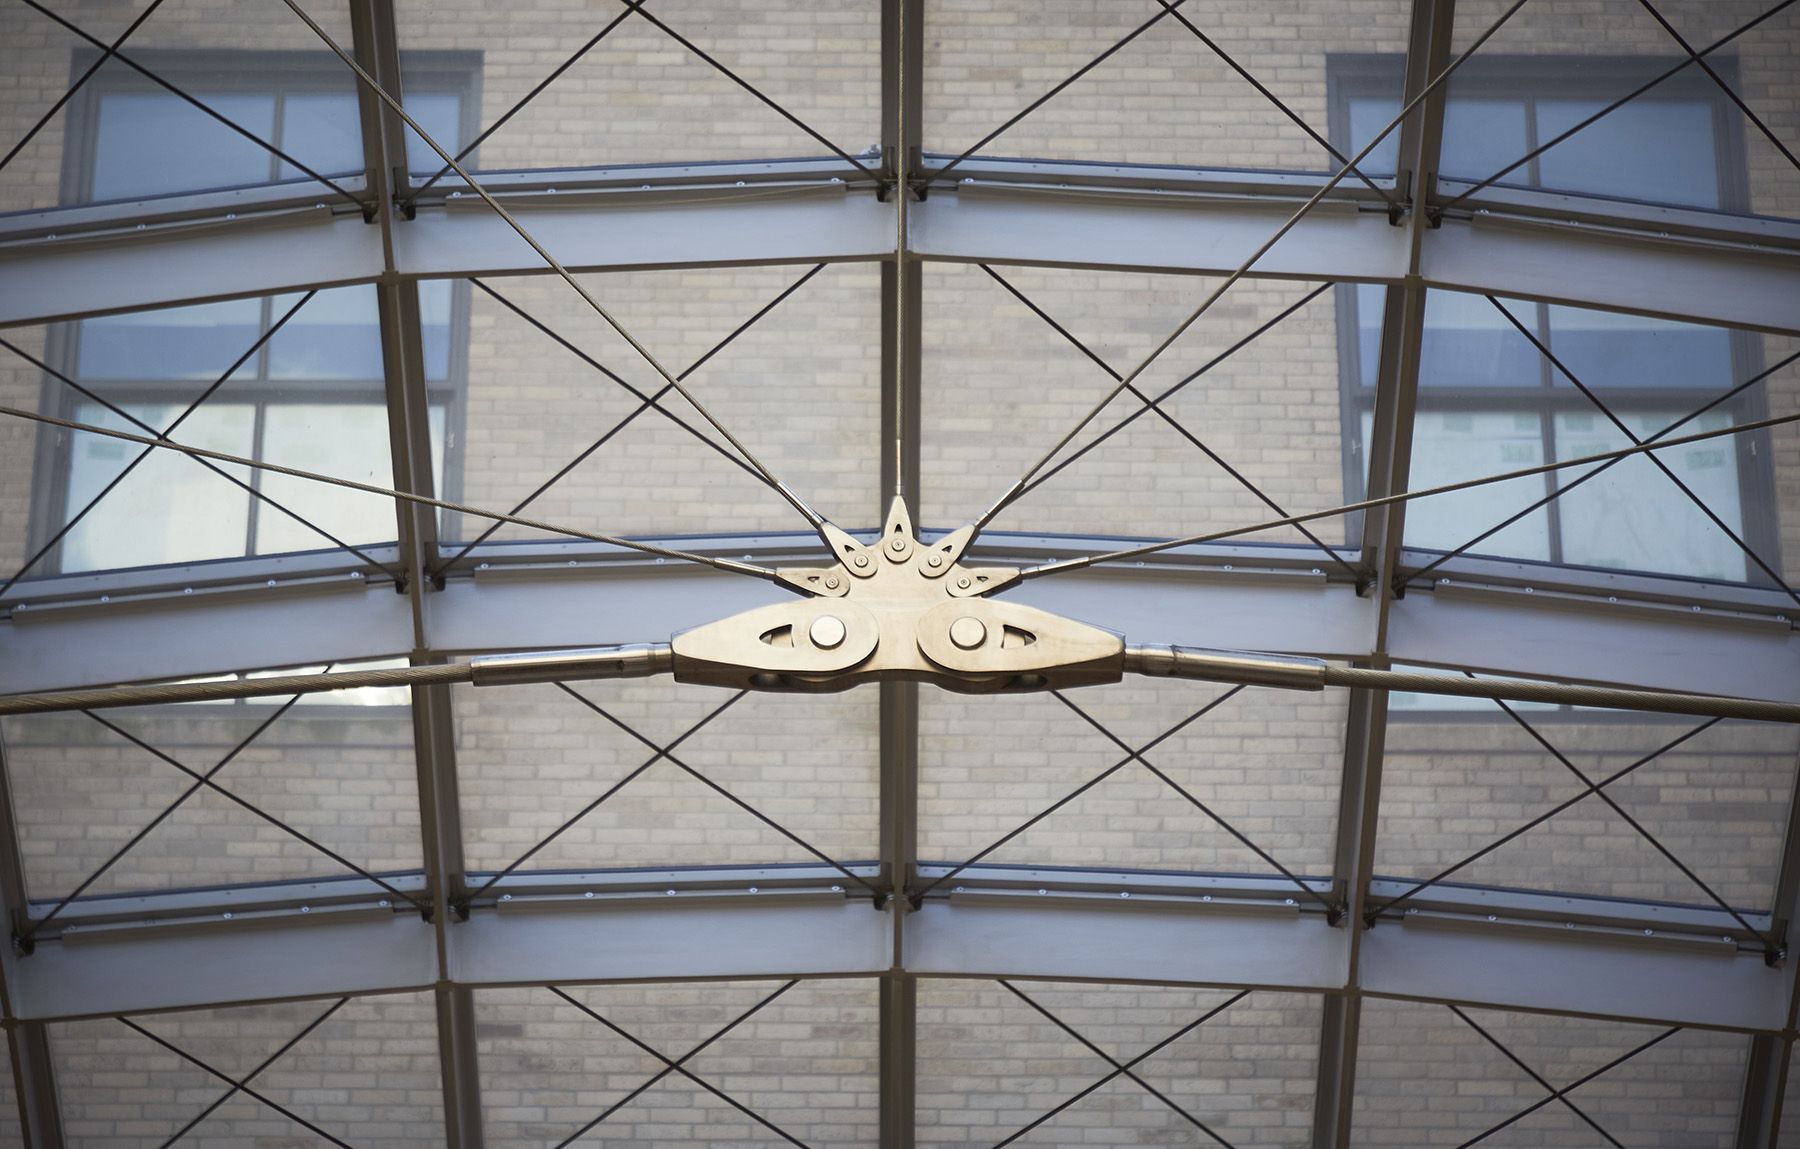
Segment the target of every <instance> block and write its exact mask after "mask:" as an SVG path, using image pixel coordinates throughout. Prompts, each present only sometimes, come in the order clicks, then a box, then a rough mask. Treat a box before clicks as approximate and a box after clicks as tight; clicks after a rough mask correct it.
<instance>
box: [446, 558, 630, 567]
mask: <svg viewBox="0 0 1800 1149" xmlns="http://www.w3.org/2000/svg"><path fill="white" fill-rule="evenodd" d="M656 561H657V562H662V561H663V560H662V559H661V557H658V558H657V560H656ZM481 565H482V566H486V565H487V564H486V563H482V564H481Z"/></svg>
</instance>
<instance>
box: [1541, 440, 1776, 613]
mask: <svg viewBox="0 0 1800 1149" xmlns="http://www.w3.org/2000/svg"><path fill="white" fill-rule="evenodd" d="M1678 418H1680V416H1679V415H1676V414H1674V413H1673V412H1666V411H1665V412H1659V413H1657V414H1653V415H1641V414H1634V415H1628V416H1626V417H1625V418H1624V422H1625V426H1626V428H1627V429H1629V430H1630V431H1631V432H1632V433H1633V434H1635V435H1636V436H1637V438H1638V439H1639V440H1640V441H1643V440H1647V439H1649V438H1650V437H1651V436H1653V435H1655V434H1656V433H1657V432H1659V431H1661V430H1662V429H1663V428H1664V427H1667V426H1669V425H1670V424H1671V423H1673V422H1675V421H1676V420H1677V419H1678ZM1730 425H1731V419H1730V417H1729V416H1727V415H1724V414H1718V413H1715V414H1710V415H1702V416H1701V417H1700V418H1698V419H1696V420H1694V421H1693V422H1692V423H1690V424H1688V429H1689V433H1690V434H1695V433H1699V432H1702V431H1711V430H1717V429H1719V428H1723V427H1729V426H1730ZM1556 439H1557V455H1558V458H1562V459H1580V458H1584V457H1586V456H1588V455H1595V454H1599V453H1601V452H1603V451H1616V450H1618V449H1619V448H1621V447H1629V446H1631V441H1630V440H1629V439H1627V438H1626V436H1625V433H1624V432H1623V431H1621V430H1619V428H1617V427H1615V426H1614V425H1613V424H1612V423H1610V422H1608V421H1606V420H1605V419H1603V418H1601V417H1600V416H1598V415H1558V416H1557V417H1556ZM1655 454H1656V458H1658V459H1660V460H1661V461H1662V463H1663V465H1664V466H1666V467H1668V469H1669V471H1671V472H1673V474H1674V477H1675V479H1679V480H1680V481H1681V482H1682V483H1685V484H1686V485H1687V487H1688V489H1689V490H1690V491H1692V492H1693V493H1694V495H1695V496H1697V497H1698V498H1699V500H1700V502H1701V503H1702V504H1704V506H1705V507H1706V509H1707V510H1710V511H1712V513H1713V514H1714V515H1717V516H1718V518H1719V519H1720V520H1721V521H1722V522H1723V523H1724V524H1725V526H1726V527H1729V528H1730V529H1731V531H1732V532H1733V533H1736V534H1738V535H1739V537H1742V534H1743V526H1744V523H1743V518H1744V516H1743V511H1742V508H1741V506H1740V503H1739V490H1740V488H1739V484H1738V468H1737V458H1738V456H1737V451H1736V449H1735V448H1734V447H1733V446H1732V445H1731V442H1730V440H1728V439H1726V440H1718V441H1715V442H1710V443H1696V444H1693V445H1691V446H1687V447H1674V448H1671V449H1669V450H1667V451H1657V452H1656V453H1655ZM1584 473H1588V472H1585V471H1584V470H1583V469H1582V468H1575V469H1572V470H1569V471H1565V472H1563V473H1562V476H1561V482H1563V483H1564V484H1565V485H1567V484H1571V483H1573V482H1575V481H1576V480H1578V479H1579V478H1580V477H1581V475H1582V474H1584ZM1557 504H1558V507H1559V508H1560V514H1561V517H1562V525H1563V538H1564V542H1563V557H1564V560H1565V561H1567V562H1571V563H1576V564H1579V565H1581V566H1595V567H1617V568H1620V569H1624V570H1653V571H1663V572H1666V573H1669V574H1682V575H1692V576H1694V577H1697V578H1706V579H1724V580H1727V581H1731V582H1740V581H1742V580H1743V579H1744V577H1745V575H1746V566H1747V563H1748V560H1747V558H1746V557H1745V555H1744V552H1743V549H1742V548H1741V547H1739V546H1738V545H1737V544H1736V543H1734V542H1732V541H1731V537H1730V536H1729V535H1727V534H1726V533H1725V531H1724V530H1721V529H1720V527H1719V526H1718V524H1717V523H1715V522H1713V521H1712V520H1711V519H1710V518H1708V517H1707V515H1706V513H1705V511H1703V510H1702V509H1701V508H1700V507H1699V506H1696V505H1695V503H1694V500H1693V499H1690V498H1689V497H1688V496H1687V495H1686V494H1684V493H1683V492H1682V490H1681V488H1680V487H1679V486H1677V485H1676V483H1675V481H1674V479H1671V478H1670V477H1669V476H1668V475H1667V474H1665V473H1663V472H1662V471H1661V470H1659V469H1658V468H1657V467H1656V465H1655V464H1654V463H1652V462H1650V461H1649V460H1648V459H1646V458H1643V457H1641V456H1640V457H1637V458H1631V459H1626V460H1624V461H1623V462H1621V463H1619V464H1618V465H1617V466H1615V467H1611V468H1609V469H1608V470H1607V471H1606V472H1605V473H1603V474H1601V475H1598V476H1596V477H1595V478H1594V479H1593V480H1591V481H1589V482H1585V483H1583V484H1582V485H1581V486H1580V487H1578V488H1576V489H1575V490H1572V491H1569V492H1568V493H1567V494H1565V495H1563V496H1562V497H1561V498H1560V499H1558V500H1557Z"/></svg>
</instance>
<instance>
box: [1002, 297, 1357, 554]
mask: <svg viewBox="0 0 1800 1149" xmlns="http://www.w3.org/2000/svg"><path fill="white" fill-rule="evenodd" d="M977 266H978V267H980V268H981V270H983V271H985V272H987V273H988V276H989V277H990V278H991V279H993V281H994V282H995V283H998V284H999V285H1000V286H1001V287H1004V288H1005V289H1006V290H1007V292H1008V293H1009V294H1010V295H1011V296H1012V297H1013V298H1014V299H1017V300H1018V301H1019V302H1020V303H1022V304H1024V305H1025V306H1026V308H1027V309H1029V310H1030V311H1031V313H1032V314H1033V315H1035V316H1037V317H1038V318H1039V319H1041V320H1043V321H1044V322H1045V323H1046V324H1048V325H1049V326H1050V329H1051V330H1052V331H1055V332H1056V333H1057V334H1058V335H1060V336H1062V337H1063V338H1064V339H1066V340H1068V341H1069V342H1070V343H1071V344H1073V345H1074V347H1075V349H1076V350H1077V351H1079V352H1081V353H1082V354H1083V355H1085V356H1087V357H1088V359H1090V360H1091V361H1093V363H1094V364H1095V365H1096V366H1098V367H1099V368H1100V370H1102V371H1104V372H1106V373H1107V374H1108V375H1110V376H1112V379H1113V381H1114V382H1115V383H1116V382H1119V381H1120V380H1121V379H1123V378H1124V377H1123V376H1121V375H1120V374H1119V373H1118V372H1117V371H1115V370H1113V366H1112V364H1110V363H1108V362H1107V361H1106V360H1104V359H1102V358H1101V357H1100V356H1099V354H1098V353H1097V352H1095V351H1094V350H1093V349H1091V348H1090V347H1088V345H1087V344H1085V343H1083V342H1082V341H1081V340H1079V339H1077V338H1076V337H1075V335H1074V334H1073V333H1072V332H1071V331H1069V329H1068V328H1066V327H1064V326H1063V325H1062V324H1061V323H1058V322H1057V321H1056V320H1055V318H1053V317H1052V316H1051V315H1050V314H1049V313H1048V312H1046V311H1045V310H1044V309H1043V308H1041V307H1039V306H1038V305H1037V304H1036V303H1035V302H1033V301H1032V300H1031V299H1029V298H1028V297H1027V296H1026V295H1025V293H1024V292H1022V291H1020V290H1019V289H1018V288H1017V287H1015V286H1014V285H1013V284H1012V283H1010V282H1009V281H1008V280H1006V279H1005V278H1004V277H1002V276H1001V275H1000V273H999V272H997V271H995V270H994V269H993V268H991V267H989V266H988V265H987V264H985V263H983V264H978V265H977ZM1126 390H1127V391H1129V392H1130V393H1131V396H1132V398H1134V399H1136V400H1137V401H1138V402H1140V403H1142V404H1143V406H1142V407H1141V408H1140V410H1142V411H1153V412H1155V413H1156V415H1157V417H1158V418H1160V419H1161V420H1162V421H1163V422H1164V423H1166V424H1168V425H1169V427H1170V428H1172V429H1173V430H1174V431H1175V433H1176V434H1178V435H1180V436H1181V437H1182V438H1184V439H1186V440H1187V441H1188V442H1189V443H1191V444H1193V445H1194V446H1195V447H1196V448H1198V449H1199V451H1200V453H1201V454H1203V455H1205V456H1206V457H1207V458H1208V459H1211V460H1212V461H1213V462H1214V463H1215V464H1217V465H1218V466H1219V468H1220V469H1221V470H1223V471H1224V472H1225V473H1226V474H1227V475H1230V476H1231V477H1232V478H1233V479H1235V480H1237V483H1238V485H1239V486H1241V487H1243V488H1244V489H1245V490H1247V491H1249V492H1250V493H1251V494H1252V495H1255V496H1256V497H1257V498H1258V499H1260V500H1261V501H1262V504H1263V505H1264V506H1266V507H1268V508H1269V509H1270V510H1271V511H1274V512H1275V513H1276V514H1278V515H1282V516H1285V515H1286V514H1287V511H1286V509H1285V508H1283V507H1282V505H1281V504H1280V503H1277V502H1276V501H1275V500H1274V499H1271V498H1270V497H1269V496H1268V495H1267V494H1265V493H1263V489H1262V488H1261V487H1258V486H1257V485H1256V484H1255V483H1253V482H1251V481H1250V479H1249V478H1248V477H1247V476H1245V475H1244V473H1243V472H1241V471H1239V470H1238V469H1237V468H1236V467H1234V466H1232V465H1231V464H1230V463H1228V462H1226V461H1225V460H1224V458H1223V457H1221V456H1220V455H1219V453H1218V452H1217V451H1214V450H1213V449H1212V448H1211V447H1209V446H1207V445H1206V443H1205V442H1204V441H1202V440H1201V439H1200V438H1199V436H1197V435H1195V434H1194V433H1193V432H1192V431H1190V430H1188V429H1187V428H1186V427H1185V426H1183V425H1182V423H1181V421H1180V420H1179V419H1177V418H1175V416H1173V415H1171V414H1169V413H1168V412H1167V411H1165V410H1164V409H1163V407H1162V400H1161V399H1160V398H1156V399H1152V398H1151V397H1150V396H1148V395H1146V394H1144V392H1143V391H1141V390H1139V388H1138V386H1137V384H1135V383H1133V384H1130V385H1129V386H1127V387H1126ZM1071 461H1073V460H1071ZM1046 477H1047V476H1042V475H1040V476H1039V478H1040V479H1042V478H1046ZM1019 494H1020V497H1021V498H1023V497H1024V494H1025V492H1024V491H1021V492H1020V493H1019ZM1298 530H1299V531H1300V533H1301V534H1302V535H1304V536H1306V539H1307V541H1309V542H1311V543H1312V544H1313V545H1314V546H1316V547H1318V548H1319V549H1320V550H1321V551H1324V552H1325V553H1326V554H1327V555H1329V556H1330V557H1331V559H1332V561H1333V562H1335V563H1337V564H1338V565H1339V566H1340V567H1342V568H1344V570H1345V572H1346V573H1348V574H1349V575H1350V576H1351V577H1352V578H1355V577H1356V569H1355V568H1354V567H1352V566H1351V565H1350V564H1349V563H1347V562H1345V561H1344V558H1343V556H1342V555H1340V554H1338V553H1337V551H1335V550H1333V549H1332V548H1331V547H1330V546H1329V545H1327V544H1326V542H1325V541H1324V540H1323V539H1321V538H1319V536H1318V535H1315V534H1314V533H1313V532H1312V531H1310V530H1308V529H1307V528H1305V527H1299V528H1298Z"/></svg>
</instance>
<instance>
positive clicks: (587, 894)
mask: <svg viewBox="0 0 1800 1149" xmlns="http://www.w3.org/2000/svg"><path fill="white" fill-rule="evenodd" d="M581 896H582V897H584V898H591V897H593V896H594V891H592V890H584V891H582V894H581Z"/></svg>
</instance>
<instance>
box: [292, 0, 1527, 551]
mask: <svg viewBox="0 0 1800 1149" xmlns="http://www.w3.org/2000/svg"><path fill="white" fill-rule="evenodd" d="M287 2H288V3H290V4H291V3H292V2H293V0H287ZM1180 2H1181V0H1176V5H1179V4H1180ZM1526 3H1527V0H1513V3H1512V4H1511V5H1509V6H1508V7H1507V9H1506V10H1505V11H1504V12H1502V13H1501V14H1500V17H1499V19H1497V20H1495V21H1494V22H1493V23H1492V24H1490V25H1488V28H1487V30H1486V31H1485V32H1483V33H1482V34H1481V35H1479V36H1477V37H1476V38H1475V41H1474V43H1472V44H1470V45H1469V46H1468V48H1466V49H1464V51H1463V53H1462V54H1461V55H1460V56H1458V57H1456V59H1454V60H1452V61H1450V63H1449V64H1447V65H1446V66H1445V67H1444V69H1443V71H1441V72H1439V73H1438V74H1437V75H1436V76H1434V77H1432V79H1431V81H1430V82H1429V83H1427V84H1426V85H1425V86H1424V87H1423V88H1421V89H1420V90H1419V94H1418V95H1416V96H1414V97H1413V98H1412V99H1410V100H1408V101H1407V102H1406V104H1405V106H1404V107H1402V108H1401V109H1400V112H1399V114H1398V115H1396V116H1395V117H1394V118H1393V119H1392V120H1389V121H1388V124H1387V126H1386V127H1384V128H1382V129H1381V131H1379V132H1377V133H1375V135H1374V137H1373V138H1372V139H1370V140H1369V142H1368V143H1367V144H1364V145H1363V148H1362V150H1361V151H1359V152H1357V153H1356V155H1355V156H1354V157H1352V158H1351V160H1350V161H1349V162H1348V163H1346V164H1345V165H1344V166H1343V167H1342V168H1340V169H1339V170H1338V172H1337V174H1336V175H1333V176H1332V177H1331V178H1330V179H1328V180H1326V181H1325V183H1324V184H1322V185H1320V187H1319V189H1318V190H1317V191H1315V192H1314V193H1313V194H1312V195H1311V196H1309V197H1307V200H1306V202H1305V203H1303V204H1301V205H1300V207H1299V208H1298V209H1297V210H1295V211H1294V213H1293V214H1292V215H1290V216H1288V218H1287V220H1286V221H1285V222H1283V223H1282V225H1281V226H1280V227H1278V228H1276V229H1275V232H1274V234H1272V235H1270V236H1269V238H1268V239H1266V240H1264V241H1263V242H1262V244H1261V245H1260V246H1258V247H1257V249H1256V250H1255V251H1253V252H1251V253H1250V255H1249V257H1248V258H1247V259H1245V260H1244V262H1243V263H1241V264H1239V265H1238V267H1237V269H1236V270H1235V271H1233V272H1232V273H1231V274H1230V275H1228V276H1226V277H1225V279H1224V281H1223V282H1222V283H1220V284H1219V286H1218V287H1216V288H1214V289H1213V290H1212V292H1211V293H1210V294H1208V295H1207V297H1206V298H1205V299H1204V300H1202V301H1201V302H1200V306H1198V307H1196V308H1195V309H1194V310H1193V312H1192V313H1191V314H1190V315H1189V316H1188V317H1187V318H1186V319H1184V320H1182V321H1181V322H1180V323H1179V324H1177V325H1176V326H1175V329H1174V330H1173V331H1171V332H1169V334H1168V337H1167V338H1165V339H1164V340H1163V341H1162V342H1161V343H1159V344H1157V345H1156V347H1155V348H1154V349H1153V350H1152V351H1151V352H1150V354H1149V355H1147V356H1145V357H1144V359H1143V361H1142V362H1140V363H1139V364H1138V365H1137V366H1136V367H1133V368H1132V369H1131V370H1130V371H1129V372H1127V373H1126V374H1125V376H1124V377H1123V378H1122V379H1120V381H1119V382H1118V383H1117V384H1115V385H1114V387H1113V389H1112V390H1110V391H1108V392H1107V393H1106V394H1105V395H1104V396H1102V397H1101V399H1100V401H1099V402H1098V403H1096V404H1094V406H1093V408H1092V409H1091V410H1089V411H1088V413H1087V414H1085V415H1083V416H1082V417H1081V418H1080V419H1079V420H1077V421H1076V423H1075V425H1074V426H1073V427H1071V428H1069V431H1068V433H1067V434H1066V435H1064V436H1063V437H1062V438H1061V439H1059V440H1058V441H1057V442H1056V444H1055V445H1054V446H1052V447H1051V448H1050V449H1049V450H1048V451H1046V452H1045V453H1044V455H1043V457H1042V458H1040V459H1039V460H1038V461H1037V462H1036V463H1033V464H1032V465H1031V467H1030V468H1029V469H1028V470H1027V471H1026V472H1025V473H1024V474H1023V475H1021V476H1019V478H1018V480H1017V481H1015V482H1014V483H1013V485H1012V486H1011V487H1008V488H1007V489H1006V490H1005V491H1004V492H1003V493H1002V494H1001V495H1000V497H999V498H997V499H995V500H994V502H993V503H992V505H990V506H989V507H988V509H987V510H985V511H983V512H982V513H981V514H980V515H979V516H978V517H977V518H976V519H975V521H974V523H973V524H972V525H973V526H974V528H975V534H977V535H979V534H980V533H981V529H982V528H983V527H985V526H987V524H988V523H989V522H991V521H993V518H994V516H995V515H997V514H999V513H1000V512H1001V511H1002V510H1004V509H1005V508H1006V506H1007V505H1008V504H1009V503H1011V502H1012V501H1013V500H1014V499H1016V498H1018V496H1019V494H1020V492H1021V490H1022V489H1023V488H1024V486H1025V484H1026V483H1028V482H1030V481H1031V479H1032V477H1033V476H1034V475H1036V474H1037V473H1038V472H1039V471H1041V470H1043V469H1044V467H1045V466H1046V465H1048V464H1049V462H1050V460H1051V459H1053V458H1055V457H1056V455H1057V454H1058V453H1059V452H1061V451H1062V449H1063V448H1064V447H1066V446H1068V445H1069V443H1070V442H1072V441H1073V440H1074V438H1075V436H1077V435H1079V434H1080V433H1081V431H1082V429H1083V428H1085V427H1086V426H1087V425H1088V424H1089V423H1091V422H1093V421H1094V419H1096V418H1097V417H1098V416H1099V414H1100V412H1102V411H1104V410H1105V409H1106V408H1107V406H1108V405H1110V404H1111V403H1112V401H1113V400H1114V399H1117V398H1118V397H1119V395H1120V394H1121V393H1122V392H1124V390H1125V388H1126V387H1127V386H1128V385H1130V384H1131V383H1133V382H1135V381H1136V380H1137V377H1138V376H1139V375H1142V374H1143V373H1144V372H1145V371H1147V370H1149V368H1150V365H1151V364H1152V363H1155V362H1156V361H1157V359H1159V358H1160V357H1161V356H1162V353H1163V352H1165V351H1167V350H1168V349H1169V348H1170V347H1172V346H1173V345H1174V343H1175V341H1176V340H1177V339H1180V338H1181V337H1182V336H1183V335H1184V334H1186V333H1187V330H1188V328H1190V327H1192V326H1193V325H1194V324H1195V323H1197V322H1199V320H1200V317H1201V316H1202V315H1205V314H1206V313H1207V312H1208V311H1209V310H1211V309H1212V305H1213V304H1215V303H1217V302H1218V301H1219V300H1220V299H1221V298H1222V297H1223V296H1224V295H1225V293H1226V292H1227V291H1230V290H1231V288H1232V287H1233V285H1235V284H1236V283H1237V282H1238V280H1240V279H1242V278H1244V276H1245V275H1248V274H1249V272H1250V269H1251V268H1252V267H1254V266H1256V263H1257V261H1258V260H1260V259H1262V257H1263V256H1265V255H1267V254H1268V253H1269V251H1270V250H1271V249H1272V248H1274V246H1275V245H1276V244H1277V243H1280V242H1281V240H1282V237H1284V236H1286V235H1287V234H1288V232H1290V231H1292V230H1294V228H1295V227H1297V226H1298V225H1299V223H1300V221H1301V220H1303V219H1305V218H1306V216H1307V213H1309V212H1311V211H1312V209H1313V208H1314V207H1316V206H1318V204H1319V203H1320V202H1321V201H1322V200H1324V198H1325V197H1326V196H1327V195H1329V194H1331V190H1332V189H1333V188H1335V187H1337V185H1338V184H1340V183H1342V182H1343V180H1344V177H1345V176H1347V175H1349V174H1350V170H1351V167H1352V166H1353V165H1355V164H1358V163H1361V162H1362V161H1363V160H1365V159H1367V158H1368V156H1369V153H1370V152H1373V151H1374V150H1375V149H1376V148H1377V147H1379V146H1380V145H1381V142H1382V141H1383V140H1385V139H1387V137H1388V135H1389V134H1390V133H1392V132H1393V130H1394V129H1395V128H1397V127H1399V126H1400V124H1401V123H1402V122H1404V121H1405V119H1406V117H1408V116H1410V115H1412V112H1413V109H1414V108H1417V107H1418V106H1419V105H1420V104H1421V103H1423V102H1424V101H1425V100H1426V98H1427V97H1429V96H1431V95H1432V94H1433V93H1434V92H1436V91H1437V90H1438V88H1440V87H1441V86H1443V84H1444V82H1445V81H1446V80H1448V79H1449V78H1450V77H1451V76H1452V75H1454V74H1455V73H1456V70H1457V69H1458V68H1461V67H1462V66H1463V65H1464V64H1465V63H1467V62H1468V61H1469V59H1470V58H1471V57H1473V56H1474V55H1475V53H1476V52H1478V51H1480V50H1481V47H1482V45H1484V44H1486V43H1487V42H1488V40H1489V39H1490V38H1491V37H1492V36H1493V35H1494V34H1495V33H1496V32H1498V31H1500V28H1501V26H1502V25H1504V24H1505V23H1506V22H1507V21H1508V20H1510V19H1512V16H1513V13H1515V12H1517V11H1518V10H1519V9H1521V8H1523V7H1524V6H1525V4H1526ZM1174 10H1175V9H1174V7H1168V8H1164V9H1163V11H1162V13H1160V14H1159V17H1158V18H1160V16H1161V15H1166V14H1168V13H1170V12H1173V11H1174Z"/></svg>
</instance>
